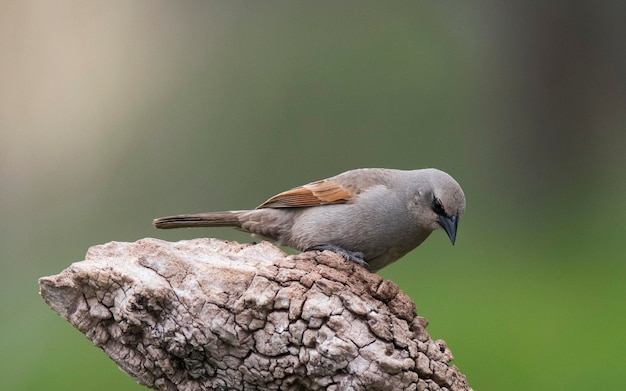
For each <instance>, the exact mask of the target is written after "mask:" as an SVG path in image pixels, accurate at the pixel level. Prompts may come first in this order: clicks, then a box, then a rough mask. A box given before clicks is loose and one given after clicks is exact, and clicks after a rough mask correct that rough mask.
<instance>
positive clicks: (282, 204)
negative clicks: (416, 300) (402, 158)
mask: <svg viewBox="0 0 626 391" xmlns="http://www.w3.org/2000/svg"><path fill="white" fill-rule="evenodd" d="M464 211H465V195H464V194H463V190H462V189H461V186H459V184H458V183H457V182H456V181H455V180H454V179H453V178H452V177H451V176H450V175H448V174H446V173H445V172H443V171H440V170H437V169H434V168H426V169H421V170H395V169H384V168H362V169H356V170H350V171H346V172H344V173H341V174H339V175H337V176H334V177H331V178H328V179H323V180H320V181H317V182H312V183H309V184H306V185H303V186H300V187H296V188H294V189H291V190H288V191H285V192H282V193H280V194H277V195H275V196H274V197H272V198H270V199H269V200H267V201H265V202H264V203H262V204H261V205H260V206H258V207H257V208H256V209H253V210H240V211H228V212H212V213H199V214H184V215H177V216H170V217H161V218H158V219H155V220H154V226H155V227H157V228H163V229H168V228H181V227H234V228H236V229H239V230H241V231H244V232H248V233H251V234H253V235H255V236H258V237H261V238H263V239H266V240H270V241H273V242H277V243H278V244H280V245H285V246H289V247H291V248H294V249H296V250H299V251H312V250H330V251H334V252H337V253H339V254H341V255H342V256H343V257H344V258H345V259H346V260H349V261H353V262H356V263H358V264H360V265H363V266H365V267H368V268H369V269H370V270H372V271H376V270H379V269H381V268H383V267H385V266H387V265H389V264H390V263H392V262H394V261H396V260H398V259H399V258H401V257H402V256H403V255H405V254H406V253H408V252H409V251H411V250H413V249H414V248H415V247H417V246H419V245H420V244H421V243H422V242H423V241H424V240H426V238H427V237H428V236H429V235H430V233H431V232H432V231H434V230H436V229H439V228H442V229H443V230H444V231H445V232H446V233H447V234H448V237H449V238H450V241H451V242H452V244H454V242H455V240H456V232H457V226H458V223H459V219H460V218H461V216H462V215H463V212H464Z"/></svg>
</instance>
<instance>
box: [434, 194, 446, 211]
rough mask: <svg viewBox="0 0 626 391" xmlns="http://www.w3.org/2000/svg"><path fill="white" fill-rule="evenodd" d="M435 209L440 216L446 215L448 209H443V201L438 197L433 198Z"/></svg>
mask: <svg viewBox="0 0 626 391" xmlns="http://www.w3.org/2000/svg"><path fill="white" fill-rule="evenodd" d="M433 211H434V212H435V213H437V214H438V215H440V216H446V211H445V210H444V209H443V203H442V202H441V200H440V199H439V198H437V197H435V198H434V199H433Z"/></svg>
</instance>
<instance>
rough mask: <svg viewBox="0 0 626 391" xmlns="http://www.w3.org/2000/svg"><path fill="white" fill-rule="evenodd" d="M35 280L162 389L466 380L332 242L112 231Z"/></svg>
mask: <svg viewBox="0 0 626 391" xmlns="http://www.w3.org/2000/svg"><path fill="white" fill-rule="evenodd" d="M39 284H40V289H41V295H42V297H43V298H44V300H45V301H46V302H47V303H48V304H49V305H50V307H52V309H53V310H54V311H56V312H57V313H59V314H60V315H61V316H62V317H64V318H65V319H66V320H68V321H69V322H70V323H71V324H72V325H73V326H74V327H76V328H77V329H78V330H80V331H81V332H82V333H84V334H85V335H86V336H87V337H88V338H89V339H90V340H91V341H92V342H93V343H94V344H95V345H96V346H98V347H100V348H102V349H103V350H104V351H105V353H106V354H107V355H108V356H109V357H111V359H113V360H114V361H115V362H116V363H117V364H118V365H119V367H120V368H121V369H122V370H124V371H125V372H126V373H128V374H129V375H130V376H132V377H133V378H135V379H136V380H137V381H138V382H140V383H141V384H144V385H146V386H148V387H151V388H153V389H157V390H444V389H447V390H455V391H461V390H471V389H470V388H469V386H468V385H467V381H466V379H465V376H463V375H462V374H461V373H460V372H459V371H458V369H457V368H456V367H455V366H453V365H450V364H449V362H450V361H451V360H452V354H451V353H450V350H449V349H448V348H447V347H446V345H445V343H444V342H443V341H441V340H439V341H433V340H432V339H431V338H430V336H429V334H428V333H427V332H426V330H425V327H426V325H427V321H426V320H425V319H424V318H422V317H419V316H417V313H416V309H415V305H414V304H413V303H412V301H411V300H410V299H409V297H408V296H407V295H406V294H404V293H403V292H402V291H400V290H399V289H398V287H397V286H396V285H395V284H393V283H392V282H390V281H388V280H383V279H382V278H381V277H379V276H378V275H376V274H373V273H370V272H368V271H367V270H365V269H364V268H362V267H360V266H358V265H355V264H352V263H347V262H345V261H344V260H343V258H342V257H341V256H338V255H336V254H334V253H330V252H321V253H320V252H308V253H303V254H299V255H292V256H287V254H285V253H284V252H282V251H281V250H279V249H278V248H276V247H274V246H273V245H271V244H269V243H267V242H263V243H260V244H239V243H236V242H225V241H221V240H217V239H196V240H189V241H180V242H176V243H171V242H165V241H162V240H157V239H142V240H139V241H137V242H135V243H120V242H111V243H108V244H104V245H100V246H94V247H92V248H90V249H89V251H88V253H87V257H86V259H85V261H82V262H77V263H74V264H72V265H71V266H70V267H69V268H67V269H66V270H64V271H63V272H61V273H60V274H58V275H56V276H50V277H43V278H41V279H40V280H39Z"/></svg>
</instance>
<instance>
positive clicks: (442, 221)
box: [439, 216, 459, 246]
mask: <svg viewBox="0 0 626 391" xmlns="http://www.w3.org/2000/svg"><path fill="white" fill-rule="evenodd" d="M458 224H459V217H458V216H452V217H444V216H440V217H439V225H441V228H443V230H444V231H446V234H448V238H449V239H450V242H452V245H453V246H454V243H455V242H456V230H457V227H458Z"/></svg>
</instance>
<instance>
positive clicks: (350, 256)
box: [307, 244, 370, 269]
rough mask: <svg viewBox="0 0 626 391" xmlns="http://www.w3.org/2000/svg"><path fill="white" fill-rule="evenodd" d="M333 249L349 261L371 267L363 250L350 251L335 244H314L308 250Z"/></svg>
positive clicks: (367, 267)
mask: <svg viewBox="0 0 626 391" xmlns="http://www.w3.org/2000/svg"><path fill="white" fill-rule="evenodd" d="M324 250H328V251H332V252H334V253H337V254H339V255H341V256H342V257H343V259H345V260H346V261H348V262H354V263H356V264H357V265H360V266H363V267H364V268H366V269H369V268H370V266H369V265H368V264H367V262H365V259H363V258H364V255H363V253H362V252H358V251H349V250H346V249H345V248H343V247H339V246H336V245H334V244H320V245H319V246H313V247H311V248H308V249H307V251H324Z"/></svg>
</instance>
